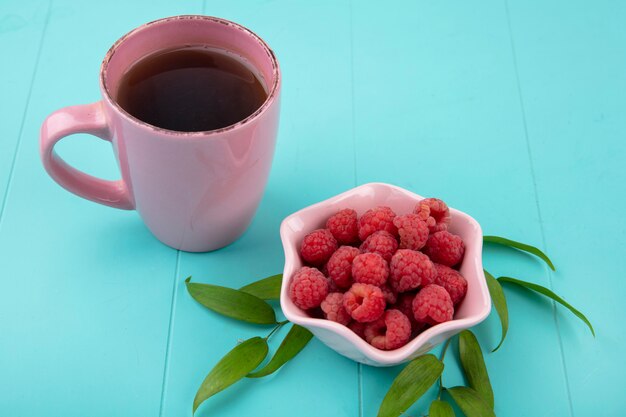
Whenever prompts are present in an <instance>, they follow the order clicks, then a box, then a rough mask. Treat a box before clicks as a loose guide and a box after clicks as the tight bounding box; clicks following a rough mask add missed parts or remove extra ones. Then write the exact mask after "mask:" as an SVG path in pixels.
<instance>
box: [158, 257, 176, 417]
mask: <svg viewBox="0 0 626 417" xmlns="http://www.w3.org/2000/svg"><path fill="white" fill-rule="evenodd" d="M179 273H180V250H177V251H176V265H175V266H174V279H173V283H172V299H171V301H170V318H169V323H168V325H167V339H166V341H165V358H164V360H163V378H162V382H161V401H160V404H159V417H162V416H163V410H164V408H165V390H166V388H167V382H168V379H169V378H168V375H169V368H170V352H171V350H172V334H173V333H174V316H175V315H176V299H177V298H178V297H177V295H178V285H177V283H178V275H179Z"/></svg>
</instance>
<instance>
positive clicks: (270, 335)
mask: <svg viewBox="0 0 626 417" xmlns="http://www.w3.org/2000/svg"><path fill="white" fill-rule="evenodd" d="M287 323H289V320H283V321H279V322H278V323H276V327H274V328H273V329H272V331H271V332H270V334H268V335H267V336H265V340H266V341H267V340H269V338H270V337H272V335H273V334H274V333H276V332H277V331H278V329H280V328H281V327H283V326H284V325H285V324H287Z"/></svg>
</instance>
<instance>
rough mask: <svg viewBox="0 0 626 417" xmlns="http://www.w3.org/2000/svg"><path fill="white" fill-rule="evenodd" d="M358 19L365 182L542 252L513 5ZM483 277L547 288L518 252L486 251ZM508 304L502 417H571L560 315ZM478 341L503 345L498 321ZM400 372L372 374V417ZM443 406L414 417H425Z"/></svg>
mask: <svg viewBox="0 0 626 417" xmlns="http://www.w3.org/2000/svg"><path fill="white" fill-rule="evenodd" d="M354 13H355V15H354V69H355V73H354V86H355V91H354V100H355V134H356V142H357V180H358V182H359V183H363V182H369V181H386V182H390V183H394V184H397V185H400V186H404V187H406V188H408V189H411V190H413V191H415V192H417V193H419V194H422V195H426V196H438V197H441V198H443V199H445V200H447V201H448V203H450V204H451V205H452V206H454V207H456V208H459V209H461V210H464V211H466V212H467V213H470V214H471V215H472V216H474V217H475V218H476V219H477V220H478V221H479V222H480V223H481V224H482V226H483V230H484V231H485V232H486V233H491V234H502V235H505V236H508V237H511V238H516V239H519V240H522V241H528V242H532V243H537V244H539V243H540V241H541V233H540V227H539V223H538V218H537V214H536V211H535V194H534V189H533V186H532V178H531V175H530V164H529V159H528V155H527V153H526V143H525V137H524V130H523V120H522V114H521V111H520V106H519V102H518V99H517V89H516V83H515V73H514V66H513V60H512V52H511V48H510V44H509V39H508V27H507V22H506V14H505V9H504V6H503V4H502V3H501V2H496V1H489V2H483V3H480V4H478V3H476V2H470V3H460V2H426V1H421V2H404V3H403V4H402V5H401V6H397V7H394V8H384V9H382V8H381V6H380V5H378V4H373V3H368V4H364V3H359V6H358V7H355V9H354ZM485 265H486V266H487V267H488V268H490V269H492V272H493V273H494V274H505V273H506V274H513V275H521V276H522V277H525V278H533V279H534V280H536V281H537V282H540V283H542V284H547V282H548V281H547V275H546V274H545V271H544V270H543V269H542V267H541V266H540V265H539V264H538V263H534V262H533V261H528V260H527V259H525V258H524V257H519V256H517V255H516V254H514V253H511V252H508V251H504V250H502V251H498V252H495V251H492V249H488V250H487V255H486V256H485ZM522 298H524V299H522ZM509 299H510V314H511V329H510V332H509V337H508V340H507V341H506V342H505V344H504V345H503V347H502V349H501V350H500V351H499V352H497V353H495V354H490V355H487V358H486V361H487V365H488V368H489V370H490V373H491V378H492V384H493V387H494V391H495V398H496V413H497V414H499V415H568V413H569V409H568V398H567V391H566V387H565V377H564V373H563V368H562V365H561V351H560V348H559V341H558V337H557V330H556V327H555V325H554V323H553V321H552V320H551V310H550V305H549V304H547V303H546V304H545V305H544V304H543V303H538V302H535V301H531V302H528V301H527V300H526V299H525V296H524V297H522V296H521V295H520V294H518V293H512V294H511V295H510V297H509ZM537 323H541V325H538V324H537ZM475 330H476V332H477V334H478V338H479V340H480V341H481V342H482V343H483V344H484V345H485V346H495V344H497V340H498V335H499V328H498V325H497V318H494V317H491V318H490V319H489V320H488V321H487V323H485V324H483V325H481V326H479V327H478V328H477V329H475ZM529 340H532V341H533V342H532V343H529ZM485 351H487V349H486V348H485ZM451 353H454V349H453V350H452V351H451ZM450 359H453V358H450ZM446 363H447V364H448V365H447V368H446V371H445V377H444V383H445V384H446V385H447V386H453V385H456V384H459V383H462V382H463V380H462V378H461V375H460V373H459V372H458V367H456V365H454V361H446ZM398 371H399V369H395V368H394V369H387V370H384V369H373V368H369V367H364V368H363V399H364V403H363V415H364V416H372V415H375V414H376V412H377V410H378V407H379V405H380V402H381V400H382V398H383V396H384V394H385V392H386V390H387V388H388V387H389V385H390V383H391V380H392V379H393V377H395V375H396V374H397V373H398ZM537 375H541V384H537ZM520 392H524V395H519V393H520ZM433 395H434V392H432V391H431V392H430V394H429V395H427V396H426V398H425V399H424V400H422V401H420V402H419V403H418V404H417V405H416V406H415V407H413V408H411V409H410V410H409V411H408V414H410V415H423V414H426V412H427V407H428V404H429V401H428V400H429V399H432V398H433Z"/></svg>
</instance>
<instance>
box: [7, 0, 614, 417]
mask: <svg viewBox="0 0 626 417" xmlns="http://www.w3.org/2000/svg"><path fill="white" fill-rule="evenodd" d="M183 13H206V14H211V15H217V16H221V17H225V18H228V19H232V20H235V21H238V22H240V23H242V24H244V25H246V26H248V27H250V28H251V29H253V30H254V31H256V32H257V33H259V34H260V35H261V36H262V37H263V38H265V39H266V40H267V41H268V43H269V44H270V45H271V46H272V47H273V48H274V49H275V51H276V53H277V54H278V57H279V60H280V62H281V65H282V70H283V73H284V95H283V110H282V121H281V129H280V134H279V142H278V148H277V152H276V158H275V163H274V166H273V169H272V174H271V177H270V182H269V185H268V189H267V192H266V194H265V198H264V199H263V202H262V204H261V207H260V209H259V212H258V213H257V216H256V218H255V220H254V222H253V224H252V226H251V227H250V229H249V230H248V231H247V232H246V234H245V235H244V236H243V237H242V238H241V239H240V240H239V241H237V242H236V243H234V244H233V245H231V246H229V247H227V248H224V249H222V250H219V251H216V252H213V253H207V254H189V253H182V252H180V253H179V252H177V251H175V250H172V249H170V248H167V247H165V246H163V245H161V244H160V243H159V242H157V241H156V240H155V239H154V238H153V237H152V236H151V235H150V234H149V232H148V231H147V230H146V229H145V227H144V226H143V225H142V224H141V222H140V220H139V219H138V217H137V215H136V214H135V213H133V212H122V211H117V210H114V209H110V208H106V207H103V206H99V205H96V204H93V203H89V202H87V201H84V200H81V199H79V198H76V197H74V196H72V195H70V194H68V193H67V192H65V191H63V190H62V189H61V188H60V187H58V186H57V185H55V184H54V183H53V182H52V181H51V180H50V179H49V178H48V177H47V176H46V174H45V172H44V171H43V169H42V167H41V164H40V162H39V157H38V153H37V146H38V144H37V140H38V131H39V126H40V124H41V122H42V120H43V118H44V117H45V116H46V115H47V114H48V113H50V112H51V111H53V110H54V109H56V108H58V107H61V106H65V105H70V104H78V103H86V102H91V101H95V100H97V99H98V88H97V72H98V68H99V65H100V60H101V58H102V56H103V55H104V53H105V52H106V50H107V48H108V47H109V45H110V44H111V43H112V42H114V41H115V40H116V39H117V38H118V37H119V36H121V35H122V34H123V33H125V32H126V31H128V30H130V29H131V28H133V27H135V26H137V25H139V24H141V23H143V22H146V21H149V20H153V19H156V18H159V17H163V16H168V15H174V14H183ZM625 21H626V3H624V2H620V1H609V0H605V1H598V2H593V3H591V2H585V1H578V0H577V1H564V0H551V1H548V2H546V1H539V0H533V1H521V0H508V1H501V0H498V1H496V0H486V1H482V2H478V1H472V2H460V1H417V2H416V1H406V2H393V3H389V4H386V5H384V6H383V4H382V3H381V2H357V1H353V2H349V1H330V0H329V1H318V2H305V1H297V2H294V1H287V0H278V1H273V2H265V1H261V0H258V1H256V0H251V1H230V2H217V1H214V2H212V1H206V2H205V3H204V4H202V3H200V2H192V1H182V2H174V1H165V0H158V1H154V0H152V1H147V0H142V1H133V2H123V1H121V0H119V1H118V0H116V1H109V2H90V3H89V4H87V3H86V2H79V1H75V0H32V1H13V0H9V1H7V0H5V1H3V2H1V3H0V57H1V61H0V114H1V115H2V119H1V123H0V203H1V205H0V415H1V416H11V417H13V416H15V417H18V416H34V415H46V416H64V417H65V416H85V415H89V416H111V415H119V416H127V415H128V416H155V417H156V416H159V417H161V416H172V417H174V416H184V415H190V410H191V402H192V399H193V396H194V394H195V390H196V389H197V387H198V385H199V384H200V382H201V381H202V379H203V378H204V376H205V374H206V373H207V371H208V370H209V369H210V367H211V366H212V365H213V364H214V363H215V362H216V361H217V360H218V359H219V358H220V357H221V356H222V355H223V354H224V353H225V352H226V351H227V350H229V349H230V348H231V347H232V346H234V345H235V344H236V343H237V340H239V339H241V338H245V337H247V336H249V335H255V334H259V332H260V333H261V334H263V333H264V332H265V329H258V328H256V327H253V326H245V325H241V324H238V323H235V322H232V321H229V320H225V319H222V318H220V317H217V316H215V315H214V314H211V313H210V312H208V311H206V310H204V309H203V308H202V307H200V306H198V305H197V304H196V303H195V302H194V301H193V300H192V299H191V298H190V297H189V296H188V294H187V293H186V291H185V289H184V285H183V280H184V278H185V277H187V276H188V275H193V276H194V279H195V280H196V281H200V282H212V283H218V284H223V285H229V286H240V285H243V284H245V283H247V282H249V281H251V280H253V279H256V278H260V277H263V276H266V275H270V274H273V273H276V272H279V271H281V270H282V262H283V255H282V249H281V245H280V240H279V237H278V225H279V223H280V221H281V219H282V218H283V217H285V216H286V215H288V214H289V213H291V212H293V211H295V210H298V209H299V208H302V207H304V206H306V205H308V204H311V203H314V202H316V201H319V200H321V199H324V198H327V197H329V196H331V195H334V194H336V193H338V192H341V191H344V190H346V189H348V188H350V187H353V186H355V185H357V184H361V183H365V182H369V181H385V182H390V183H393V184H397V185H399V186H402V187H406V188H409V189H411V190H413V191H415V192H418V193H420V194H423V195H434V196H439V197H441V198H444V199H446V200H447V201H448V202H449V203H450V204H451V205H453V206H455V207H458V208H460V209H462V210H464V211H466V212H468V213H471V214H472V215H473V216H474V217H475V218H476V219H478V221H479V222H481V224H482V226H483V229H484V231H485V233H487V234H500V235H504V236H507V237H511V238H515V239H518V240H522V241H526V242H531V243H536V244H537V245H539V246H542V247H544V248H545V249H546V250H547V251H548V253H549V254H550V255H551V256H552V258H553V260H554V261H555V263H556V265H557V271H556V272H551V271H549V270H548V269H547V268H546V267H544V266H543V265H541V264H540V263H538V262H535V261H533V260H532V259H530V258H528V257H526V256H523V255H521V254H518V253H515V252H512V251H509V250H505V249H498V248H492V247H490V248H488V249H487V250H486V252H485V265H486V266H487V268H489V269H490V270H491V271H492V272H493V273H494V274H497V275H504V274H507V275H513V276H516V277H519V278H521V279H527V280H532V281H535V282H538V283H540V284H543V285H546V286H549V287H552V288H553V289H554V290H555V291H556V292H558V293H559V294H562V295H563V296H564V297H565V298H566V299H567V300H569V301H571V302H572V303H573V304H574V305H576V306H578V307H580V309H581V310H583V311H584V312H585V313H586V314H587V315H588V317H589V318H590V320H591V321H592V322H593V323H594V325H595V328H596V332H597V337H596V338H595V339H594V338H592V337H591V335H590V334H589V332H588V330H587V329H586V328H585V327H584V326H583V325H581V323H579V322H578V321H577V320H575V319H574V318H573V317H572V316H571V315H569V313H567V312H566V311H565V310H564V309H562V308H560V307H555V306H554V305H553V304H551V303H549V302H547V301H545V300H543V299H541V298H539V297H529V296H528V294H527V293H524V292H522V291H518V290H515V289H513V288H506V291H507V295H508V300H509V308H510V326H511V327H510V331H509V336H508V338H507V340H506V342H505V344H504V345H503V347H502V348H501V350H500V351H498V352H497V353H494V354H488V355H487V357H486V361H487V365H488V368H489V370H490V373H491V378H492V384H493V387H494V391H495V397H496V412H497V414H498V415H499V416H501V417H502V416H526V415H533V416H572V417H573V416H576V417H580V416H591V415H599V416H620V415H623V412H624V409H626V400H625V399H624V396H623V394H622V392H621V391H622V383H623V380H624V377H623V372H624V369H626V360H625V359H624V355H623V351H624V349H625V348H626V334H625V333H626V331H625V330H624V327H623V322H624V319H625V318H626V307H625V304H624V299H625V298H626V284H624V282H625V281H624V276H625V273H626V259H625V257H624V248H625V247H626V244H625V243H626V242H625V241H626V221H625V220H624V217H623V215H621V211H622V210H623V206H624V204H626V198H625V197H624V189H625V187H624V184H625V183H626V169H625V165H626V145H625V142H624V136H625V134H626V116H625V111H626V102H625V100H624V97H626V75H625V74H626V26H625V25H624V22H625ZM59 149H60V152H61V154H62V155H63V156H64V157H65V158H66V159H67V160H68V161H70V162H71V163H73V164H74V165H76V166H78V167H79V168H82V169H85V170H87V171H88V172H91V173H93V174H96V175H100V176H103V177H106V178H116V177H117V175H118V173H117V168H116V166H115V162H114V159H113V156H112V153H111V150H110V147H109V146H108V145H107V144H106V143H104V142H102V141H97V140H94V139H91V138H88V137H86V136H82V135H77V136H75V137H72V138H69V139H68V140H66V141H65V142H64V143H62V144H61V145H60V147H59ZM498 326H499V325H498V321H497V318H495V317H494V316H491V317H490V318H489V319H488V320H487V321H486V322H485V323H484V324H481V325H480V326H478V328H477V329H476V332H477V334H478V337H479V339H480V341H481V342H482V343H483V344H484V346H485V347H487V346H493V345H495V344H496V343H497V340H498V337H499V327H498ZM446 363H447V365H448V366H447V368H446V371H445V373H444V382H445V383H446V384H448V385H455V384H458V383H461V382H462V377H461V375H460V373H459V372H458V370H457V368H456V366H455V365H454V360H453V356H449V358H448V360H447V362H446ZM397 372H398V368H390V369H375V368H369V367H366V366H360V365H357V364H355V363H353V362H351V361H349V360H347V359H345V358H343V357H341V356H339V355H337V354H335V353H334V352H333V351H331V350H329V349H328V348H326V347H325V346H324V345H322V344H321V343H319V342H317V341H313V342H312V343H311V345H310V346H309V347H307V349H306V350H305V351H303V353H302V354H301V355H300V356H299V357H298V358H297V360H296V361H294V362H293V363H291V364H289V365H287V366H286V367H285V368H284V369H282V370H281V371H280V372H279V373H277V374H276V375H274V376H271V377H269V378H266V379H264V380H259V381H245V382H243V383H241V384H239V385H238V386H236V387H234V388H232V389H230V390H228V391H226V392H224V393H222V394H220V395H219V396H218V397H216V398H214V399H212V400H210V401H208V402H207V404H205V405H204V406H203V407H202V408H201V409H200V412H199V415H201V416H208V415H217V416H240V415H247V414H261V415H273V416H292V415H301V416H326V415H328V416H330V415H332V416H364V417H368V416H374V415H376V411H377V408H378V405H379V404H380V401H381V399H382V397H383V396H384V394H385V392H386V390H387V387H388V386H389V384H390V382H391V380H392V379H393V377H394V376H395V375H396V374H397ZM432 395H433V393H432V392H430V393H429V394H428V395H427V396H426V397H427V398H425V399H424V400H421V401H420V402H418V403H417V404H416V405H415V406H414V407H413V408H411V410H410V411H409V414H411V415H413V416H418V415H423V414H425V413H426V410H427V403H428V402H427V399H428V397H429V396H431V397H432Z"/></svg>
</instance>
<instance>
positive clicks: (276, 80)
mask: <svg viewBox="0 0 626 417" xmlns="http://www.w3.org/2000/svg"><path fill="white" fill-rule="evenodd" d="M173 20H207V21H211V22H214V23H219V24H223V25H226V26H229V27H232V28H234V29H237V30H241V31H242V32H244V33H245V34H246V35H247V36H249V37H251V38H252V39H253V40H254V41H256V42H257V43H258V44H259V45H260V46H261V48H263V49H264V50H265V52H266V53H267V55H268V58H269V60H270V62H271V64H272V78H273V80H272V83H271V86H270V88H269V91H268V94H267V97H266V98H265V101H264V102H263V104H261V106H259V108H258V109H256V110H255V111H254V113H252V114H250V115H249V116H247V117H246V118H244V119H241V120H239V121H238V122H236V123H233V124H231V125H228V126H225V127H221V128H219V129H213V130H201V131H194V132H185V131H179V130H171V129H166V128H163V127H159V126H155V125H153V124H150V123H147V122H144V121H143V120H141V119H138V118H137V117H135V116H133V115H132V114H130V113H128V112H127V111H126V110H124V109H123V108H122V106H120V105H119V104H118V103H117V101H116V100H115V99H114V98H113V97H112V95H111V92H110V91H109V89H108V86H107V84H106V81H105V74H106V73H107V69H108V66H109V62H110V61H111V59H112V58H113V56H114V55H115V52H116V51H117V50H118V49H119V47H120V46H121V45H122V44H124V42H125V41H126V40H127V39H128V38H130V37H131V36H133V35H135V34H137V33H139V32H142V31H144V30H146V29H147V28H149V27H150V26H152V25H155V24H162V23H166V22H169V21H173ZM280 78H281V74H280V67H279V65H278V60H277V59H276V55H275V54H274V51H272V49H271V48H270V47H269V45H268V44H267V43H266V42H265V41H264V40H263V39H262V38H261V37H260V36H259V35H257V34H256V33H254V32H253V31H251V30H250V29H248V28H246V27H245V26H242V25H240V24H239V23H235V22H232V21H230V20H227V19H223V18H221V17H215V16H206V15H196V14H190V15H177V16H170V17H164V18H161V19H157V20H153V21H151V22H147V23H144V24H142V25H140V26H137V27H136V28H134V29H132V30H131V31H129V32H128V33H126V34H125V35H123V36H122V37H121V38H119V39H118V40H117V41H115V43H114V44H113V45H112V46H111V47H110V48H109V50H108V51H107V53H106V55H105V56H104V59H103V60H102V64H101V66H100V90H101V91H102V95H103V97H104V99H105V100H106V101H107V102H108V103H109V104H110V105H111V106H112V107H113V108H114V109H115V110H116V111H117V112H118V113H119V114H121V115H122V116H123V117H124V118H126V119H127V120H129V121H130V122H131V123H134V124H136V125H139V126H140V127H145V128H149V129H151V130H153V131H156V132H161V133H164V134H167V135H175V136H190V137H207V136H213V135H217V134H220V133H224V132H228V131H231V130H235V129H237V128H239V127H241V126H243V125H246V124H249V123H250V122H252V121H253V120H255V119H258V118H259V117H260V116H261V115H262V114H263V113H265V111H266V110H267V108H269V107H270V105H271V104H272V103H273V102H274V100H275V98H276V96H277V95H278V90H279V85H280Z"/></svg>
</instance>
